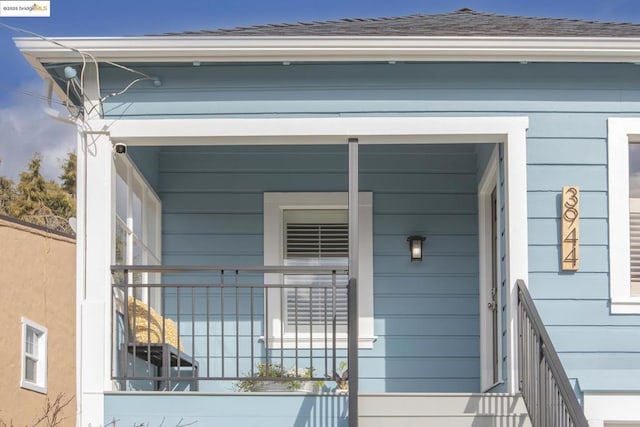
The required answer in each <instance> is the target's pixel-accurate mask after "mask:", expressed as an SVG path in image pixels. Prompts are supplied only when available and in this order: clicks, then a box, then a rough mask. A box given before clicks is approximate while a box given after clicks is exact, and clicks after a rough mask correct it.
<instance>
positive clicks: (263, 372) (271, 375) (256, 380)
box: [235, 363, 300, 392]
mask: <svg viewBox="0 0 640 427" xmlns="http://www.w3.org/2000/svg"><path fill="white" fill-rule="evenodd" d="M256 368H257V369H256V371H255V372H254V373H253V376H251V377H249V378H247V379H244V380H241V381H238V382H237V383H236V384H235V388H236V390H238V391H244V392H251V391H256V389H257V388H258V387H259V384H260V383H262V382H264V381H268V380H269V379H272V380H274V381H282V382H284V383H285V384H286V387H287V389H288V390H297V389H298V388H300V384H299V383H298V381H295V380H281V379H280V378H292V377H294V375H293V374H292V373H291V372H290V371H289V370H287V369H285V367H284V366H282V365H280V364H279V363H258V365H257V366H256Z"/></svg>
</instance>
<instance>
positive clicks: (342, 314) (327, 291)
mask: <svg viewBox="0 0 640 427" xmlns="http://www.w3.org/2000/svg"><path fill="white" fill-rule="evenodd" d="M284 218H285V227H284V228H285V236H284V243H285V244H284V261H285V265H318V266H322V265H347V262H348V255H349V225H348V222H347V213H346V211H344V210H339V211H335V210H304V211H300V210H296V211H287V212H285V216H284ZM332 280H333V279H332V276H331V275H313V274H287V275H285V284H287V285H301V286H305V285H313V286H312V287H311V288H310V289H287V290H286V292H285V298H286V301H285V306H286V320H287V325H289V326H290V327H295V325H297V326H298V327H307V328H309V327H311V326H313V327H314V329H319V330H322V329H324V328H325V325H326V326H330V325H331V324H332V321H333V303H332V298H333V291H332V289H331V283H332ZM346 282H347V277H346V275H338V276H336V283H337V284H338V285H341V286H343V285H345V284H346ZM316 285H317V286H316ZM336 321H337V324H339V325H346V324H347V292H346V289H345V288H344V287H342V288H339V289H337V290H336Z"/></svg>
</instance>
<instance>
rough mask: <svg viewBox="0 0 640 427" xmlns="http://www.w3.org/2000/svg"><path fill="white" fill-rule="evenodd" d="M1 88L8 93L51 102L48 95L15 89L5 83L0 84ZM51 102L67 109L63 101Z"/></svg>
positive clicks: (53, 100)
mask: <svg viewBox="0 0 640 427" xmlns="http://www.w3.org/2000/svg"><path fill="white" fill-rule="evenodd" d="M0 88H2V89H4V90H6V91H7V92H13V93H19V94H20V95H26V96H31V97H34V98H37V99H40V100H42V101H49V97H48V96H46V95H40V94H39V93H34V92H29V91H28V90H23V89H16V88H14V87H11V86H9V85H5V84H3V83H0ZM51 102H55V103H56V104H58V105H62V106H64V107H66V104H65V103H64V102H62V101H57V100H55V99H52V100H51Z"/></svg>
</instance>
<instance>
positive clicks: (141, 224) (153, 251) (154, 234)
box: [114, 156, 160, 308]
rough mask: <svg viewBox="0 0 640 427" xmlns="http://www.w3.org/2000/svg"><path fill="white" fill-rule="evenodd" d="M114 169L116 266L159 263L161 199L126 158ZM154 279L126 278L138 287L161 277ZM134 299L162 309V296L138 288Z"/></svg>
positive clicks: (145, 276)
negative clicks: (160, 306) (160, 302)
mask: <svg viewBox="0 0 640 427" xmlns="http://www.w3.org/2000/svg"><path fill="white" fill-rule="evenodd" d="M115 166H116V183H115V184H116V185H115V188H116V200H115V202H116V209H115V211H116V212H115V248H114V251H115V253H114V261H115V264H117V265H156V264H160V237H159V236H160V200H159V199H158V197H157V196H156V194H155V193H154V192H153V190H152V189H151V187H150V186H149V184H147V182H146V181H145V179H144V178H143V176H142V175H141V174H140V172H139V171H138V170H137V169H136V168H135V166H134V165H133V163H132V162H131V161H130V160H129V159H128V158H127V157H126V156H117V157H116V158H115ZM153 276H155V274H152V273H132V274H130V276H129V277H128V278H127V279H128V282H129V283H136V284H146V283H159V280H158V279H159V278H158V277H153ZM122 279H123V278H122V277H116V278H115V280H117V281H121V280H122ZM135 296H136V298H139V299H141V300H143V301H145V302H149V303H151V305H152V306H153V307H155V308H159V305H160V304H159V300H160V297H159V295H149V292H148V291H147V290H146V289H144V288H138V290H137V293H136V295H135Z"/></svg>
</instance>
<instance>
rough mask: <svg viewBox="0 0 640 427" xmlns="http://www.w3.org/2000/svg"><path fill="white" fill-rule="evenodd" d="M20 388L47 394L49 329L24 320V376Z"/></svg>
mask: <svg viewBox="0 0 640 427" xmlns="http://www.w3.org/2000/svg"><path fill="white" fill-rule="evenodd" d="M20 386H21V387H22V388H26V389H29V390H33V391H37V392H39V393H46V392H47V328H45V327H44V326H42V325H39V324H37V323H35V322H32V321H31V320H29V319H26V318H24V317H23V318H22V376H21V381H20Z"/></svg>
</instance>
